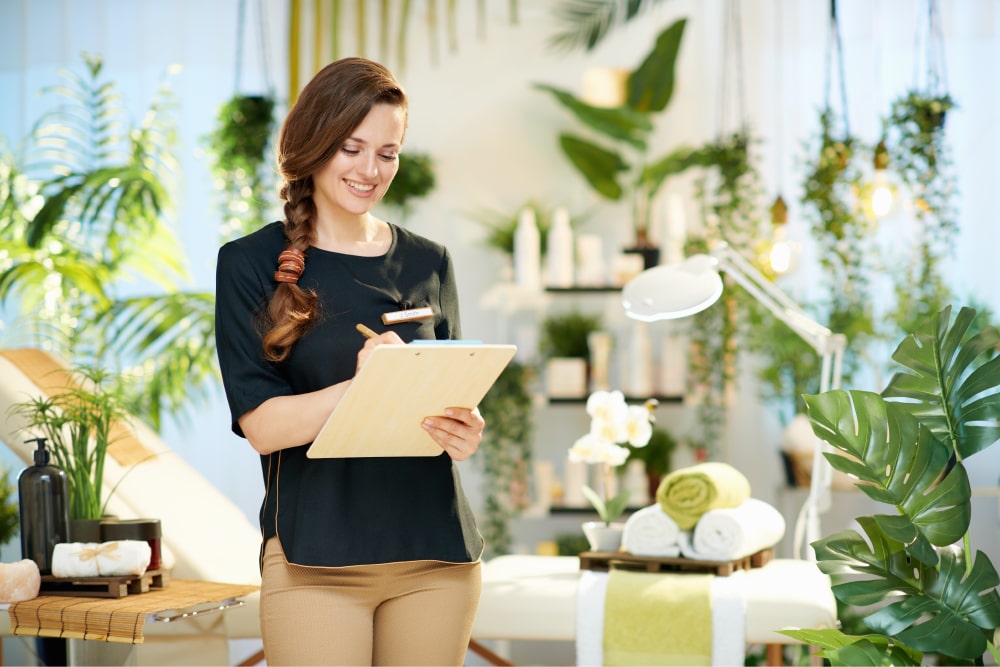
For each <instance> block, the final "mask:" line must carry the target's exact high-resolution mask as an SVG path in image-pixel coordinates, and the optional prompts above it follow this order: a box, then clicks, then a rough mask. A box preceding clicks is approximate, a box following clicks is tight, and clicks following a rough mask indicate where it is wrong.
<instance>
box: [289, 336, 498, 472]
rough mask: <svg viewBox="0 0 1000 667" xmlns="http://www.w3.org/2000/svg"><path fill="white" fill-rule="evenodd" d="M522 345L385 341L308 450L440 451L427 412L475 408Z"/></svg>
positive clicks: (350, 454) (346, 453)
mask: <svg viewBox="0 0 1000 667" xmlns="http://www.w3.org/2000/svg"><path fill="white" fill-rule="evenodd" d="M516 351H517V347H516V346H514V345H490V344H482V343H462V342H455V341H441V342H437V343H433V342H431V343H420V344H418V343H410V344H408V345H379V346H378V347H376V348H375V349H374V350H372V353H371V355H369V357H368V359H367V360H365V365H364V366H363V367H362V368H361V371H360V372H359V373H358V374H357V376H356V377H355V378H354V381H353V382H352V383H351V386H350V387H348V388H347V391H346V392H345V393H344V396H343V398H341V399H340V403H338V404H337V407H336V408H335V409H334V411H333V412H332V413H331V414H330V417H329V418H328V419H327V420H326V424H324V425H323V428H322V429H321V430H320V432H319V435H317V436H316V440H315V441H314V442H313V444H312V445H311V446H310V447H309V450H308V451H307V452H306V456H308V457H309V458H312V459H317V458H357V457H377V456H437V455H439V454H440V453H441V451H442V450H441V447H440V446H439V445H438V444H437V443H436V442H434V441H433V440H432V439H431V437H430V435H428V434H427V432H426V431H424V429H423V427H422V426H421V422H422V421H423V419H424V418H425V417H431V416H434V415H441V414H444V409H445V408H448V407H463V408H474V407H476V406H477V405H479V402H480V401H481V400H482V399H483V396H485V395H486V392H487V391H489V389H490V387H492V386H493V383H494V382H496V380H497V378H498V377H500V373H501V372H503V369H504V368H506V366H507V364H508V363H510V360H511V359H513V358H514V353H515V352H516Z"/></svg>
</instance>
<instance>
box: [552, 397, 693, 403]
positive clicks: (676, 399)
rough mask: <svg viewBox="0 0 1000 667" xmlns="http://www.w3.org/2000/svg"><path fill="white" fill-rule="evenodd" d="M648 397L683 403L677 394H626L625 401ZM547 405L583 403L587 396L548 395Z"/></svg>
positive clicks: (629, 401)
mask: <svg viewBox="0 0 1000 667" xmlns="http://www.w3.org/2000/svg"><path fill="white" fill-rule="evenodd" d="M650 398H653V399H656V402H657V403H683V402H684V397H683V396H679V395H671V396H643V397H639V396H626V397H625V402H626V403H645V402H646V401H648V400H649V399H650ZM546 400H547V401H548V404H549V405H583V404H585V403H586V402H587V397H586V396H582V397H580V398H554V397H551V396H550V397H548V398H547V399H546Z"/></svg>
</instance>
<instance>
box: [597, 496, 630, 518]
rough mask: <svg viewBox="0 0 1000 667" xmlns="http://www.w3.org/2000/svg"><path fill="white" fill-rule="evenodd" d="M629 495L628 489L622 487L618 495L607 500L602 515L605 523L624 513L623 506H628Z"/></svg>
mask: <svg viewBox="0 0 1000 667" xmlns="http://www.w3.org/2000/svg"><path fill="white" fill-rule="evenodd" d="M631 495H632V494H630V493H629V490H628V489H622V490H621V491H619V492H618V495H616V496H615V497H614V498H612V499H611V500H609V501H608V505H607V508H606V511H605V517H604V520H605V521H606V522H607V523H611V522H612V521H614V520H615V519H617V518H619V517H620V516H621V515H622V514H624V513H625V508H626V507H628V499H629V497H630V496H631Z"/></svg>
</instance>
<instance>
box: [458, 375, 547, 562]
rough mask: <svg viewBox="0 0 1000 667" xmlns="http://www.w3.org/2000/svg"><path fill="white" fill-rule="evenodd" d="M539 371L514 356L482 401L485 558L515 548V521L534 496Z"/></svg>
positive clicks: (476, 459) (477, 460)
mask: <svg viewBox="0 0 1000 667" xmlns="http://www.w3.org/2000/svg"><path fill="white" fill-rule="evenodd" d="M533 377H534V371H533V370H532V369H531V368H530V367H528V366H525V365H523V364H521V363H519V362H516V361H514V362H511V363H510V364H509V365H508V366H507V368H505V369H504V371H503V372H502V373H501V374H500V377H499V378H498V379H497V381H496V382H495V383H494V384H493V386H492V387H491V388H490V390H489V392H488V393H487V394H486V396H485V397H484V398H483V400H482V401H481V402H480V404H479V411H480V413H481V414H482V416H483V419H484V420H486V424H487V428H486V431H485V432H484V434H483V439H482V442H480V444H479V452H478V453H477V455H476V456H474V457H473V459H472V460H473V461H474V462H475V463H476V464H477V465H478V466H480V468H481V470H482V472H483V482H482V485H481V489H482V493H483V498H484V500H483V503H484V507H483V517H482V518H481V520H480V521H479V529H480V531H482V534H483V539H485V540H486V555H485V558H492V557H494V556H499V555H502V554H505V553H509V552H510V545H511V536H510V522H511V520H512V519H514V518H515V517H517V516H518V515H520V513H521V512H522V511H523V510H524V508H525V507H527V506H528V501H529V495H530V494H529V488H530V487H529V480H530V475H529V471H530V469H531V459H532V447H531V443H532V441H533V438H534V418H533V406H532V402H531V395H530V393H529V392H528V385H529V383H530V382H531V380H532V378H533Z"/></svg>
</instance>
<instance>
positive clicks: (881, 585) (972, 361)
mask: <svg viewBox="0 0 1000 667" xmlns="http://www.w3.org/2000/svg"><path fill="white" fill-rule="evenodd" d="M978 327H979V324H978V322H977V318H976V311H975V310H973V309H971V308H962V309H961V311H960V312H959V313H958V314H957V315H956V316H955V317H954V318H952V312H951V307H950V306H949V307H946V308H944V309H943V310H942V311H941V312H940V313H938V314H937V315H936V316H935V317H932V318H930V319H928V320H927V321H926V322H925V323H924V324H923V325H922V326H921V327H919V328H918V329H917V330H915V331H914V332H913V333H911V334H910V335H909V336H907V337H906V338H905V339H904V340H903V341H902V342H901V343H900V344H899V346H898V347H897V348H896V351H895V352H894V354H893V356H892V358H893V360H894V361H895V362H896V363H897V364H899V365H900V367H901V369H902V370H901V371H900V372H898V373H896V374H895V375H894V376H893V378H892V380H891V381H890V382H889V385H888V386H887V387H886V388H885V389H884V390H883V391H882V392H881V394H876V393H872V392H865V391H857V390H851V391H845V390H834V391H828V392H826V393H823V394H820V395H813V396H807V397H806V406H807V410H808V415H809V419H810V421H811V423H812V428H813V431H814V432H815V434H816V435H817V436H818V437H819V438H821V439H823V440H825V441H826V442H827V443H829V445H830V446H832V448H833V450H832V451H830V452H829V453H827V455H826V456H827V459H828V460H829V462H830V464H831V465H832V466H833V467H834V469H836V470H839V471H841V472H844V473H847V474H849V475H853V476H855V477H856V478H857V480H858V481H857V487H858V488H859V489H860V490H861V491H863V492H864V493H865V494H866V495H867V496H869V497H870V498H871V499H873V500H875V501H876V502H880V503H884V504H885V505H886V506H887V509H888V513H886V514H878V515H875V516H862V517H858V519H857V522H858V524H859V525H860V526H861V529H862V530H863V531H864V535H861V534H859V533H858V532H856V531H854V530H844V531H841V532H838V533H835V534H833V535H829V536H827V537H824V538H822V539H820V540H818V541H816V542H814V543H813V547H814V548H815V550H816V558H817V561H818V566H819V568H820V569H821V570H823V571H824V572H826V573H827V574H829V575H830V577H831V579H832V581H833V593H834V595H835V596H836V597H837V599H838V600H840V601H841V602H842V603H843V604H845V605H852V606H853V607H855V608H858V609H859V610H860V611H861V614H862V621H863V623H864V625H865V626H866V627H867V628H869V629H870V632H867V633H865V634H860V635H847V634H845V633H843V632H841V631H840V630H795V631H792V630H787V631H784V632H785V634H788V635H789V636H791V637H795V638H797V639H800V640H802V641H805V642H807V643H810V644H813V645H815V646H819V647H820V648H821V649H822V654H823V657H824V658H826V659H827V660H829V661H830V662H831V664H834V665H840V664H849V665H881V664H897V665H898V664H910V665H917V664H920V663H921V660H922V659H923V656H924V654H927V653H934V654H939V655H940V656H941V658H942V660H941V661H940V664H961V663H959V662H951V660H958V661H976V662H977V663H978V664H982V661H983V660H984V658H985V657H986V653H987V652H989V654H990V657H991V659H992V660H993V661H997V660H1000V652H998V650H997V647H996V645H995V643H994V642H995V639H994V637H995V632H996V631H997V629H998V628H1000V595H998V593H997V585H998V584H1000V577H998V575H997V571H996V568H995V567H994V565H993V564H992V562H990V559H989V557H987V556H986V555H985V554H984V553H982V552H981V551H973V549H972V545H971V540H970V536H969V526H970V524H971V521H972V490H971V487H970V483H969V475H968V472H967V469H966V465H967V464H966V461H968V459H969V458H970V457H972V456H975V455H976V454H979V453H980V452H982V451H984V450H985V449H987V448H989V447H990V446H992V445H994V444H996V443H997V442H998V440H1000V355H998V349H1000V347H998V346H1000V331H998V329H997V328H996V327H994V326H985V327H982V328H978ZM977 328H978V330H977Z"/></svg>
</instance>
